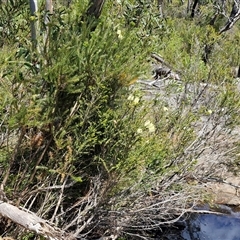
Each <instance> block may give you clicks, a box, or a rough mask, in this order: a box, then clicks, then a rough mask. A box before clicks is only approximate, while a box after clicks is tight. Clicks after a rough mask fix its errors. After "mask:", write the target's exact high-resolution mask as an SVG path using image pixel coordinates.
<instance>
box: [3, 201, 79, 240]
mask: <svg viewBox="0 0 240 240" xmlns="http://www.w3.org/2000/svg"><path fill="white" fill-rule="evenodd" d="M0 215H1V216H3V217H5V218H8V219H10V220H11V221H12V222H14V223H16V224H18V225H20V226H22V227H24V228H25V229H27V230H29V231H31V232H35V233H36V234H38V235H41V236H43V237H45V238H46V239H49V240H64V239H68V240H75V239H76V238H74V237H73V236H72V235H71V234H69V233H66V232H64V231H62V230H61V229H59V228H57V227H54V226H51V225H50V224H49V223H48V222H47V221H46V220H44V219H42V218H40V217H38V216H37V215H35V214H34V213H31V212H26V211H23V210H20V209H19V208H17V207H15V206H13V205H12V204H9V203H6V202H3V201H0Z"/></svg>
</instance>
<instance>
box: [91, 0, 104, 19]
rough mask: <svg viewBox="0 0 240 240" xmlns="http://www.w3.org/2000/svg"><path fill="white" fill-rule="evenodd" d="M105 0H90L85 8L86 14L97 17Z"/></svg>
mask: <svg viewBox="0 0 240 240" xmlns="http://www.w3.org/2000/svg"><path fill="white" fill-rule="evenodd" d="M104 3H105V0H90V2H89V7H88V10H87V16H93V17H95V18H99V17H100V15H101V12H102V8H103V5H104Z"/></svg>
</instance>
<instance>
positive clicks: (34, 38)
mask: <svg viewBox="0 0 240 240" xmlns="http://www.w3.org/2000/svg"><path fill="white" fill-rule="evenodd" d="M29 4H30V11H31V15H32V16H35V13H36V12H37V11H38V2H37V0H30V1H29ZM37 31H38V22H37V21H36V20H31V38H32V41H33V48H36V46H37V35H38V32H37Z"/></svg>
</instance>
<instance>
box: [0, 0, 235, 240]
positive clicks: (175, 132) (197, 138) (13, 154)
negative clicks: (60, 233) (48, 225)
mask: <svg viewBox="0 0 240 240" xmlns="http://www.w3.org/2000/svg"><path fill="white" fill-rule="evenodd" d="M175 4H176V3H175V1H173V2H172V3H169V6H168V8H166V14H169V16H170V17H171V18H170V17H169V18H166V19H163V18H160V17H159V13H158V9H157V6H155V5H153V4H152V2H151V1H140V0H137V1H116V2H114V3H112V2H107V3H106V4H105V8H104V9H103V13H102V15H101V18H100V19H92V18H91V19H90V20H89V19H88V18H85V15H84V14H85V12H86V9H87V1H72V3H71V5H70V7H69V8H66V6H64V5H62V4H60V3H58V4H57V7H56V8H55V11H54V14H52V15H49V16H48V17H49V19H50V22H49V23H48V24H47V25H46V24H45V22H44V19H45V14H46V12H45V11H44V4H43V2H41V4H40V10H39V13H38V14H37V15H36V16H35V17H33V16H30V13H29V11H28V6H27V4H26V3H25V1H23V2H21V1H20V2H19V1H14V0H12V1H9V2H8V3H3V2H1V3H0V8H1V10H2V13H3V17H2V19H1V20H0V29H1V31H2V33H3V34H2V35H1V38H0V45H1V55H0V64H1V73H0V74H1V75H0V102H1V105H0V120H1V123H0V129H1V139H0V164H1V165H0V172H1V177H0V178H1V182H2V188H3V189H4V191H5V192H6V195H7V197H8V198H9V199H10V200H11V201H12V202H13V203H14V204H16V205H21V206H24V207H25V208H27V209H29V210H31V211H34V212H35V213H37V214H38V215H39V216H41V217H43V218H45V219H48V220H49V221H51V222H53V223H54V224H56V225H57V226H59V227H61V228H62V229H64V230H65V231H72V232H73V233H74V234H75V236H78V237H88V238H89V239H93V238H95V237H96V238H97V237H100V236H104V235H111V234H114V236H117V237H118V236H125V237H126V236H130V237H132V238H133V237H134V236H135V237H139V236H140V235H148V233H149V232H148V230H152V229H159V228H160V225H162V224H164V222H165V221H168V220H172V219H174V218H175V217H176V216H179V215H181V214H182V213H183V212H184V210H185V209H186V208H187V207H189V206H190V205H191V204H193V202H195V201H196V200H199V196H200V195H201V191H199V188H201V186H200V184H198V183H197V182H196V181H195V180H196V179H193V177H192V172H193V170H194V166H195V164H196V163H197V160H198V158H200V157H201V156H202V154H203V152H204V150H205V148H206V147H207V146H208V145H209V144H210V142H211V139H212V138H215V137H216V136H218V134H219V131H221V130H223V129H224V130H226V126H229V129H231V128H232V127H234V126H236V125H237V124H238V123H237V119H238V118H237V117H238V114H239V97H238V95H237V94H238V93H237V91H236V87H235V86H236V85H235V83H236V82H235V80H234V78H233V77H232V75H231V74H230V69H231V67H232V66H234V65H236V64H238V58H237V57H236V55H235V54H234V53H235V50H236V49H235V47H233V46H232V45H231V44H230V43H237V42H238V37H239V36H238V34H237V33H236V34H232V35H231V37H227V36H226V37H224V36H222V35H218V33H217V30H216V29H215V28H213V27H212V26H209V25H208V24H205V23H204V22H203V23H202V25H200V26H199V25H198V22H197V20H195V21H196V22H195V21H194V20H192V19H188V18H182V19H181V21H180V20H179V19H180V16H181V14H182V13H181V14H180V13H179V12H178V10H177V9H176V8H175ZM182 8H183V6H181V8H180V10H181V9H182ZM171 9H172V10H171ZM174 9H176V14H174V12H171V11H173V10H174ZM167 10H169V13H168V11H167ZM170 10H171V11H170ZM204 11H207V10H206V9H203V12H204ZM208 14H211V11H210V12H209V13H208ZM10 16H11V21H10V19H9V17H10ZM200 16H201V15H200ZM200 16H198V18H200ZM86 19H87V20H86ZM198 20H199V19H198ZM30 21H38V27H37V30H38V33H39V34H38V38H37V47H36V45H35V44H33V43H32V42H31V39H30V30H29V29H30V28H29V23H30ZM206 45H211V46H212V49H213V51H212V52H211V54H210V55H209V58H208V62H207V63H206V62H204V59H203V56H204V54H205V46H206ZM153 51H156V52H159V53H160V54H161V55H162V56H163V57H164V59H166V60H167V61H168V62H169V63H171V65H172V66H174V70H176V71H178V72H179V73H180V75H181V82H177V81H172V82H170V83H169V82H168V84H167V85H166V86H164V88H163V91H159V94H155V92H154V94H152V95H151V91H150V93H149V91H147V93H145V90H146V89H145V88H144V91H142V89H141V88H142V86H140V87H139V84H137V80H138V79H140V78H141V79H149V78H151V69H150V64H149V61H150V53H151V52H153ZM226 52H228V53H229V54H230V55H231V56H232V57H231V59H230V60H229V54H226ZM219 58H220V59H221V61H219ZM146 82H147V83H148V82H149V81H147V80H146ZM205 83H206V84H205ZM208 83H209V85H208ZM204 84H205V85H204ZM216 89H217V90H216ZM203 119H207V123H206V122H204V120H203ZM202 122H204V123H203V126H202V125H201V124H202ZM199 124H200V127H199ZM207 124H209V128H208V127H206V125H207ZM217 126H220V129H218V128H217ZM216 129H217V130H216ZM226 131H227V130H226ZM199 132H200V133H201V134H199ZM211 137H212V138H211ZM209 170H210V169H209ZM195 189H198V190H197V191H195ZM4 231H7V232H9V233H10V232H11V233H12V234H13V235H15V236H16V237H18V238H19V239H23V237H25V239H32V238H31V237H30V236H28V235H27V234H26V233H25V232H23V231H22V230H20V229H17V230H16V229H15V230H14V229H12V228H11V227H8V226H5V229H4ZM138 231H139V232H140V234H139V236H137V235H135V234H136V232H138ZM150 235H151V234H150Z"/></svg>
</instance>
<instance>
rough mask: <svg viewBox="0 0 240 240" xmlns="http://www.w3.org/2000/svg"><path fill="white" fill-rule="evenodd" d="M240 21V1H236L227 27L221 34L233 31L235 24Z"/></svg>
mask: <svg viewBox="0 0 240 240" xmlns="http://www.w3.org/2000/svg"><path fill="white" fill-rule="evenodd" d="M239 19H240V0H234V2H233V5H232V11H231V13H230V16H229V18H228V21H227V22H226V24H225V26H224V27H223V28H222V29H221V30H220V32H219V33H220V34H221V33H223V32H225V31H227V30H229V29H231V28H232V27H233V26H234V24H235V23H236V22H237V21H238V20H239Z"/></svg>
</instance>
